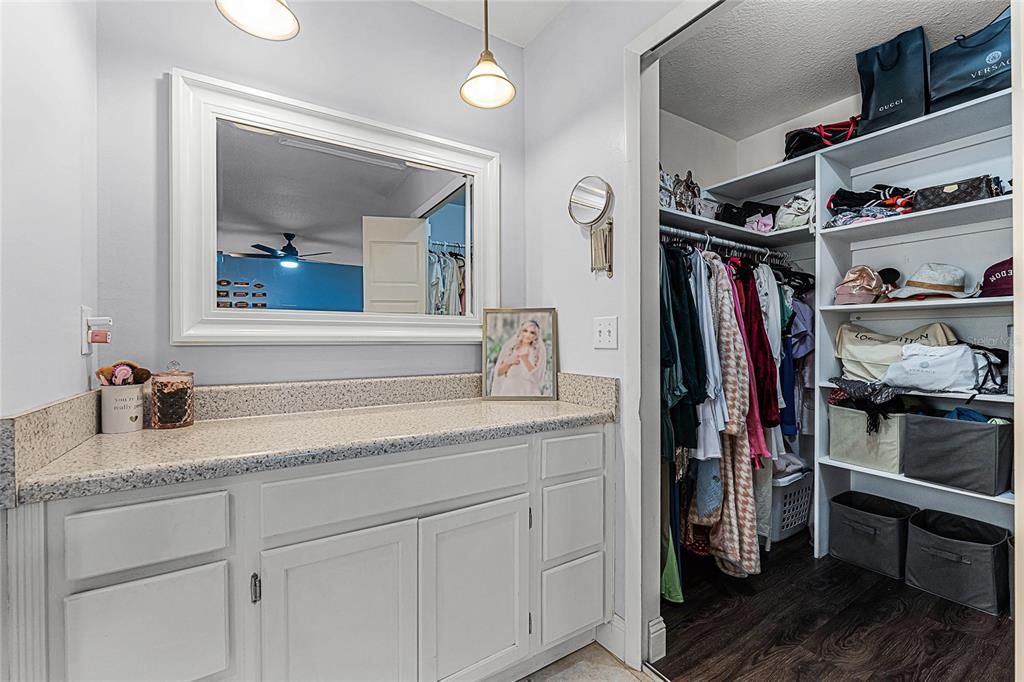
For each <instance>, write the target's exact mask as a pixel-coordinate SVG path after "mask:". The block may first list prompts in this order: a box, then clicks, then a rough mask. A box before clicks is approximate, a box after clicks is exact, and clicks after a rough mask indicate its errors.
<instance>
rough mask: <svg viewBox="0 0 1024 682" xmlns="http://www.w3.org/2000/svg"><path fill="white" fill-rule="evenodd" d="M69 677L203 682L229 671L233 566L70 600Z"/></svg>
mask: <svg viewBox="0 0 1024 682" xmlns="http://www.w3.org/2000/svg"><path fill="white" fill-rule="evenodd" d="M64 627H65V640H66V658H67V660H66V665H67V679H69V680H110V681H113V680H133V681H135V680H182V681H184V680H197V679H199V678H202V677H206V676H208V675H213V674H214V673H218V672H220V671H222V670H224V669H226V668H227V666H228V659H229V652H228V641H229V640H228V564H227V562H226V561H218V562H216V563H212V564H207V565H205V566H199V567H197V568H189V569H186V570H183V571H175V572H173V573H165V574H163V575H158V576H154V577H152V578H144V579H142V580H135V581H132V582H128V583H121V584H119V585H113V586H111V587H104V588H101V589H98V590H91V591H89V592H81V593H79V594H73V595H71V596H69V597H66V598H65V599H64Z"/></svg>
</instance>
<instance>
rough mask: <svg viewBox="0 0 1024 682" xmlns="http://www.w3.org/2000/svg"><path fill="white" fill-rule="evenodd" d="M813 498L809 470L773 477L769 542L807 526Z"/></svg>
mask: <svg viewBox="0 0 1024 682" xmlns="http://www.w3.org/2000/svg"><path fill="white" fill-rule="evenodd" d="M813 500H814V476H813V475H812V474H811V472H809V471H806V472H804V473H795V474H790V475H789V476H783V477H782V478H773V479H772V527H771V530H770V535H769V536H768V540H769V542H779V541H780V540H785V539H786V538H789V537H792V536H794V535H796V534H797V533H799V532H800V531H802V530H803V529H805V528H807V522H808V520H809V519H810V517H811V502H812V501H813ZM769 546H770V545H769Z"/></svg>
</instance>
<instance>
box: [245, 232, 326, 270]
mask: <svg viewBox="0 0 1024 682" xmlns="http://www.w3.org/2000/svg"><path fill="white" fill-rule="evenodd" d="M282 234H283V236H284V238H285V243H284V245H283V246H282V247H281V248H280V249H275V248H272V247H270V246H267V245H266V244H253V245H252V248H254V249H257V250H259V251H262V253H233V254H231V255H232V256H247V257H249V258H277V259H280V261H281V267H282V268H297V267H299V261H301V260H305V259H307V258H311V257H313V256H326V255H327V254H329V253H331V252H330V251H317V252H316V253H299V250H298V249H297V248H295V245H294V244H292V241H293V240H294V239H295V233H293V232H283V233H282Z"/></svg>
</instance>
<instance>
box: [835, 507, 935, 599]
mask: <svg viewBox="0 0 1024 682" xmlns="http://www.w3.org/2000/svg"><path fill="white" fill-rule="evenodd" d="M917 511H918V508H917V507H915V506H913V505H910V504H904V503H902V502H896V501H895V500H889V499H886V498H884V497H877V496H875V495H868V494H867V493H861V492H857V491H854V490H848V491H847V492H845V493H840V494H838V495H836V496H835V497H833V498H832V499H831V500H830V501H829V523H828V551H829V554H831V555H832V556H834V557H835V558H837V559H840V560H842V561H845V562H847V563H850V564H854V565H855V566H860V567H861V568H866V569H868V570H869V571H874V572H876V573H881V574H882V575H885V576H889V577H890V578H896V579H897V580H902V579H903V567H904V562H905V559H906V556H907V523H908V521H909V520H910V517H911V515H913V514H915V513H916V512H917Z"/></svg>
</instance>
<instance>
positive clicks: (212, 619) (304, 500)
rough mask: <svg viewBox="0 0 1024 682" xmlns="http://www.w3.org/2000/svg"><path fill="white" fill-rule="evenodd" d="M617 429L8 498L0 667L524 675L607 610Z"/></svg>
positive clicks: (22, 670) (17, 673)
mask: <svg viewBox="0 0 1024 682" xmlns="http://www.w3.org/2000/svg"><path fill="white" fill-rule="evenodd" d="M613 429H614V427H613V426H611V425H606V426H594V427H585V428H581V429H576V430H572V431H563V432H552V433H546V434H537V435H533V436H526V437H519V438H508V439H502V440H497V441H487V442H478V443H472V444H467V445H462V446H455V447H446V448H436V449H429V450H420V451H414V452H407V453H400V454H394V455H383V456H378V457H367V458H360V459H355V460H349V461H342V462H334V463H329V464H318V465H309V466H303V467H296V468H291V469H282V470H277V471H269V472H262V473H258V474H249V475H245V476H238V477H233V478H225V479H217V480H212V481H200V482H190V483H183V484H177V485H173V486H166V487H161V488H150V489H145V490H136V491H127V492H120V493H113V494H109V495H100V496H94V497H82V498H72V499H68V500H59V501H54V502H48V503H45V504H33V505H25V506H21V507H17V508H15V509H14V510H11V512H10V513H9V522H8V550H9V552H11V553H12V556H13V561H11V562H9V566H10V567H11V569H12V573H11V574H10V575H11V577H12V580H11V581H10V584H11V588H10V599H11V608H10V613H11V614H12V619H11V622H10V624H9V625H10V627H11V628H12V636H11V637H10V641H11V642H12V656H11V661H12V664H11V675H10V677H11V679H19V680H21V679H47V680H87V679H104V680H122V679H124V680H128V679H131V680H147V679H153V680H157V679H158V680H197V679H204V680H224V679H237V680H254V679H262V680H267V681H271V680H273V681H277V680H309V679H332V680H360V681H365V680H389V681H390V680H425V681H431V682H434V681H436V680H482V679H490V678H493V677H498V678H502V677H509V676H513V677H514V676H515V675H518V674H526V673H529V672H530V670H531V666H533V665H534V661H533V660H531V659H534V657H537V658H536V661H537V662H536V665H537V666H539V665H541V664H542V663H543V662H544V660H545V656H547V657H548V658H550V653H547V654H546V653H545V652H548V651H549V650H552V648H553V647H556V646H557V647H569V646H573V647H576V646H581V645H582V644H585V643H586V641H589V640H592V639H593V638H594V632H595V630H594V628H595V627H596V626H598V625H600V624H601V623H606V622H608V621H609V620H610V618H611V603H612V601H611V585H612V583H613V577H612V564H611V556H612V555H613V552H612V548H611V537H612V532H611V521H610V513H611V511H610V510H611V507H612V505H611V499H610V498H611V489H610V487H609V483H608V479H607V476H606V470H605V469H606V466H607V464H608V463H609V460H610V459H611V457H610V455H609V453H610V452H611V447H612V443H613V442H614V441H613V437H612V436H613V432H614V431H613ZM32 565H36V566H38V567H39V569H40V570H39V572H38V575H34V574H32V572H31V571H30V570H28V568H29V567H31V566H32ZM23 569H24V571H23ZM22 571H23V573H24V574H23V575H22V574H20V573H21V572H22Z"/></svg>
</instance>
